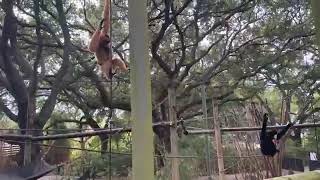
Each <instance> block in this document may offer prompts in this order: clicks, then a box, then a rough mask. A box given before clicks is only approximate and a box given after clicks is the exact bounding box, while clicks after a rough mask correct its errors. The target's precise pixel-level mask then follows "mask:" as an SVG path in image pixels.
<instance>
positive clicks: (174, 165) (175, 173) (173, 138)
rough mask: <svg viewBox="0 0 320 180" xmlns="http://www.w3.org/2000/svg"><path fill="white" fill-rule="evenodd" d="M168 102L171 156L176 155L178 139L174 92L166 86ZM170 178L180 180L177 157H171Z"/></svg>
mask: <svg viewBox="0 0 320 180" xmlns="http://www.w3.org/2000/svg"><path fill="white" fill-rule="evenodd" d="M168 103H169V121H171V122H172V126H171V127H170V143H171V156H172V157H177V156H178V154H179V153H178V139H177V114H176V110H175V105H176V93H175V89H174V88H173V87H169V88H168ZM171 180H180V174H179V159H178V158H172V161H171Z"/></svg>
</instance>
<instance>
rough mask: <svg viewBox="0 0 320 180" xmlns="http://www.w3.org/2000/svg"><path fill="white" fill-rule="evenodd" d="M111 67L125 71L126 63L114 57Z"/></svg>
mask: <svg viewBox="0 0 320 180" xmlns="http://www.w3.org/2000/svg"><path fill="white" fill-rule="evenodd" d="M112 66H113V67H112V69H114V70H117V69H119V70H121V71H126V70H127V65H126V64H125V63H124V62H123V61H122V60H121V59H119V58H114V59H112Z"/></svg>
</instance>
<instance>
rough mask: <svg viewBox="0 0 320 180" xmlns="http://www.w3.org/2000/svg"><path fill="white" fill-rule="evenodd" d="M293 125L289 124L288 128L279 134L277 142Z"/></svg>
mask: <svg viewBox="0 0 320 180" xmlns="http://www.w3.org/2000/svg"><path fill="white" fill-rule="evenodd" d="M292 125H293V124H292V123H289V124H288V125H287V126H286V127H284V128H283V129H282V130H281V131H280V132H279V133H277V140H280V139H281V138H282V136H284V135H285V134H286V132H287V131H288V130H289V129H290V127H291V126H292Z"/></svg>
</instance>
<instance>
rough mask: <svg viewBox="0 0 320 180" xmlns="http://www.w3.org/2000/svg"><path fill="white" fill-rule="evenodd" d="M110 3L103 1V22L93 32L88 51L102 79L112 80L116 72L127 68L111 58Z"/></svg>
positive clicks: (118, 60) (121, 62)
mask: <svg viewBox="0 0 320 180" xmlns="http://www.w3.org/2000/svg"><path fill="white" fill-rule="evenodd" d="M109 31H110V1H109V0H105V2H104V9H103V20H102V21H101V23H100V26H99V28H98V29H97V30H96V31H95V32H94V34H93V35H92V37H91V40H90V44H89V51H90V52H92V53H95V56H96V59H97V62H98V64H99V66H100V70H101V73H102V77H104V78H107V79H109V80H111V79H112V76H113V73H114V72H116V71H117V70H121V71H126V70H127V66H126V64H125V63H124V62H123V61H122V60H121V59H120V58H113V57H112V49H111V48H112V45H111V38H110V33H109Z"/></svg>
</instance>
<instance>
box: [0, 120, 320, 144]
mask: <svg viewBox="0 0 320 180" xmlns="http://www.w3.org/2000/svg"><path fill="white" fill-rule="evenodd" d="M178 122H179V121H178ZM171 124H172V123H171V122H162V123H155V124H153V127H156V126H171ZM285 126H286V125H281V126H268V127H267V129H281V128H284V127H285ZM313 127H320V123H315V124H314V123H305V124H296V125H294V128H313ZM220 130H221V131H222V132H246V131H259V130H261V127H235V128H221V129H220ZM127 132H131V128H114V129H111V131H110V130H109V129H104V130H96V131H90V132H78V133H66V134H55V135H48V136H31V135H18V134H1V135H0V140H1V139H3V140H12V141H25V140H32V141H44V140H57V139H68V138H80V137H91V136H98V135H102V134H110V133H111V134H116V133H127ZM188 132H189V134H191V135H192V134H193V135H196V134H213V133H214V130H212V129H210V130H208V129H203V130H188Z"/></svg>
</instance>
